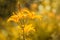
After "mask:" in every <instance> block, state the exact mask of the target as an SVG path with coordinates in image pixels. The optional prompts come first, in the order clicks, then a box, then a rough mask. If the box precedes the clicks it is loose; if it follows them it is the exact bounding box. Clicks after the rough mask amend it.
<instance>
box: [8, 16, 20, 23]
mask: <svg viewBox="0 0 60 40" xmlns="http://www.w3.org/2000/svg"><path fill="white" fill-rule="evenodd" d="M10 21H14V22H18V21H19V16H17V15H12V16H11V17H10V18H9V19H8V20H7V22H10Z"/></svg>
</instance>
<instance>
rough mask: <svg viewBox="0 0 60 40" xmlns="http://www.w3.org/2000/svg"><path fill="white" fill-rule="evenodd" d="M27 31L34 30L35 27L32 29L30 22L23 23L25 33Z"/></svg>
mask: <svg viewBox="0 0 60 40" xmlns="http://www.w3.org/2000/svg"><path fill="white" fill-rule="evenodd" d="M29 31H35V29H34V27H33V26H32V24H29V25H25V28H24V32H25V33H28V32H29Z"/></svg>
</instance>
